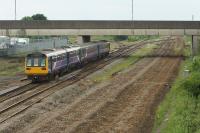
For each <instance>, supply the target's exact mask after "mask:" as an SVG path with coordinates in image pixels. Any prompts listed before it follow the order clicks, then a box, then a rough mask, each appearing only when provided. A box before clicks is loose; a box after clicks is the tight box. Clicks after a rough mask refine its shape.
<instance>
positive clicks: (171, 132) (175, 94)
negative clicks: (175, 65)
mask: <svg viewBox="0 0 200 133" xmlns="http://www.w3.org/2000/svg"><path fill="white" fill-rule="evenodd" d="M191 62H192V60H190V59H189V60H187V61H185V62H184V63H183V64H182V66H181V70H180V73H179V76H178V78H177V80H176V81H175V83H174V84H173V86H172V88H171V90H170V92H169V93H168V94H167V96H166V98H165V100H164V101H163V102H162V103H161V105H160V106H159V108H158V110H157V113H156V120H155V126H154V129H153V132H156V130H158V129H159V130H160V132H161V133H200V113H199V110H200V107H199V103H200V100H199V99H198V101H195V99H194V97H192V96H191V95H190V94H189V92H188V91H187V90H186V89H183V87H182V84H183V82H184V81H185V78H184V76H183V75H184V74H183V73H184V69H185V66H188V65H190V64H191ZM196 102H197V103H198V105H197V107H196V105H195V103H196ZM163 122H164V126H163V127H162V126H161V125H162V124H163Z"/></svg>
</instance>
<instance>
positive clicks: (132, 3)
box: [131, 0, 133, 21]
mask: <svg viewBox="0 0 200 133" xmlns="http://www.w3.org/2000/svg"><path fill="white" fill-rule="evenodd" d="M131 14H132V21H133V0H132V12H131Z"/></svg>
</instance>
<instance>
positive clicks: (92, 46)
mask: <svg viewBox="0 0 200 133" xmlns="http://www.w3.org/2000/svg"><path fill="white" fill-rule="evenodd" d="M109 53H110V43H109V42H105V41H103V42H96V43H88V44H83V45H79V46H68V47H64V48H59V49H45V50H42V51H40V52H33V53H30V54H28V55H27V56H26V58H25V74H26V75H27V78H28V79H29V80H32V82H40V81H50V80H54V79H55V78H56V77H59V76H61V75H63V74H64V73H67V72H70V71H71V70H72V69H74V68H77V67H82V66H84V65H85V64H87V63H89V62H91V61H94V60H98V59H102V58H104V57H106V56H108V55H109Z"/></svg>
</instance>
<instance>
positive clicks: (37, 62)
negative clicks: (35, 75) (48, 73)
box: [26, 55, 46, 67]
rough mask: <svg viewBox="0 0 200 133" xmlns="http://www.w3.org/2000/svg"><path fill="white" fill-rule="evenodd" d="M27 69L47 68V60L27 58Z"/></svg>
mask: <svg viewBox="0 0 200 133" xmlns="http://www.w3.org/2000/svg"><path fill="white" fill-rule="evenodd" d="M26 66H27V67H45V66H46V58H45V56H34V55H29V56H27V61H26Z"/></svg>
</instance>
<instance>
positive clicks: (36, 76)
mask: <svg viewBox="0 0 200 133" xmlns="http://www.w3.org/2000/svg"><path fill="white" fill-rule="evenodd" d="M25 62H26V63H25V73H26V75H27V77H28V79H30V80H32V81H33V82H37V81H43V80H48V77H49V76H48V58H47V57H46V56H45V55H44V54H40V53H37V54H29V55H27V57H26V60H25Z"/></svg>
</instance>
